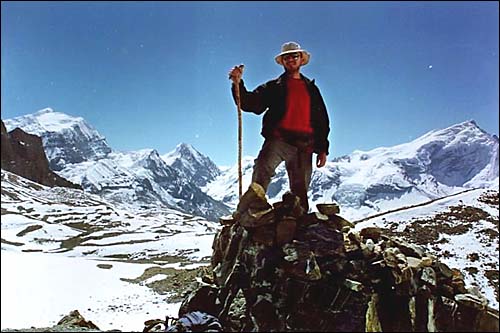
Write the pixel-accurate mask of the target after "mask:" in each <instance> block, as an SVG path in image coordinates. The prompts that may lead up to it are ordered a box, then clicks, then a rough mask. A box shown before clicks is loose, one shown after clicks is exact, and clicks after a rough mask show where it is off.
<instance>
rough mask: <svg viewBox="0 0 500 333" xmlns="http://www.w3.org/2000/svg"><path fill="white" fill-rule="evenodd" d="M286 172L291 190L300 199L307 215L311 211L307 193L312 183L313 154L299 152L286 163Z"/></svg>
mask: <svg viewBox="0 0 500 333" xmlns="http://www.w3.org/2000/svg"><path fill="white" fill-rule="evenodd" d="M286 171H287V173H288V179H289V180H290V190H291V191H292V193H293V194H295V195H296V196H298V197H299V198H300V203H301V205H302V207H304V209H305V211H306V213H307V212H308V211H309V200H308V198H307V191H308V190H309V183H310V182H311V174H312V153H310V152H308V151H304V150H299V151H298V152H297V154H296V155H295V157H294V158H292V159H291V160H287V161H286Z"/></svg>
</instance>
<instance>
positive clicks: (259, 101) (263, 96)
mask: <svg viewBox="0 0 500 333" xmlns="http://www.w3.org/2000/svg"><path fill="white" fill-rule="evenodd" d="M231 92H232V93H233V99H234V103H235V104H237V100H236V87H235V85H234V84H233V85H232V86H231ZM240 100H241V109H242V110H243V111H247V112H253V113H255V114H261V113H263V112H264V111H266V110H267V108H268V106H269V102H268V100H269V99H268V84H267V83H264V84H262V85H260V86H258V87H257V88H256V89H255V90H253V91H248V90H247V89H246V87H245V83H244V82H243V80H241V81H240Z"/></svg>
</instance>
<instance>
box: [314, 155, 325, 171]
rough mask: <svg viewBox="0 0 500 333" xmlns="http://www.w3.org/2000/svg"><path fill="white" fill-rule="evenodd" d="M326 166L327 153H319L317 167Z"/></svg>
mask: <svg viewBox="0 0 500 333" xmlns="http://www.w3.org/2000/svg"><path fill="white" fill-rule="evenodd" d="M325 164H326V153H319V154H318V156H317V157H316V166H317V167H318V168H321V167H323V166H325Z"/></svg>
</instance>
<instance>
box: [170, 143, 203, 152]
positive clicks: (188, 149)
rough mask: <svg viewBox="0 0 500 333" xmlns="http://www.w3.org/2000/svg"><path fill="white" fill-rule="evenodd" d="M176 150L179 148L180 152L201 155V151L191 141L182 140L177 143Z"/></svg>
mask: <svg viewBox="0 0 500 333" xmlns="http://www.w3.org/2000/svg"><path fill="white" fill-rule="evenodd" d="M175 150H177V151H178V152H181V153H190V154H192V155H200V153H199V152H198V151H197V150H196V149H195V148H194V147H193V146H192V145H190V144H189V143H184V142H182V143H180V144H178V145H177V147H176V148H175Z"/></svg>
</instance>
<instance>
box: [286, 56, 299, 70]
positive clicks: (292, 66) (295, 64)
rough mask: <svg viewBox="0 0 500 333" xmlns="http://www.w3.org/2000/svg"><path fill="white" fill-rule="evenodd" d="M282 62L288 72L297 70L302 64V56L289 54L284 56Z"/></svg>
mask: <svg viewBox="0 0 500 333" xmlns="http://www.w3.org/2000/svg"><path fill="white" fill-rule="evenodd" d="M282 60H283V65H284V66H285V68H286V69H287V70H297V69H299V68H300V65H301V64H302V54H301V53H300V52H295V53H288V54H285V55H283V56H282Z"/></svg>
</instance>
